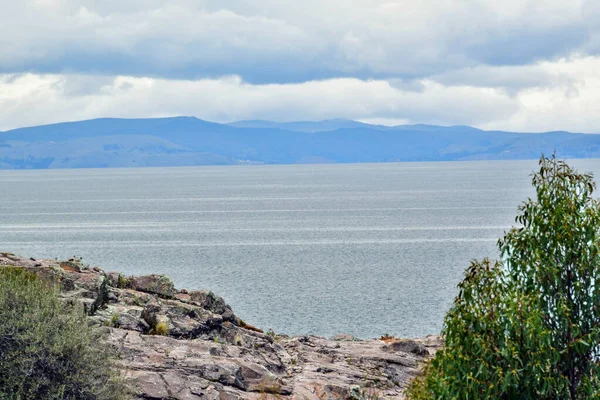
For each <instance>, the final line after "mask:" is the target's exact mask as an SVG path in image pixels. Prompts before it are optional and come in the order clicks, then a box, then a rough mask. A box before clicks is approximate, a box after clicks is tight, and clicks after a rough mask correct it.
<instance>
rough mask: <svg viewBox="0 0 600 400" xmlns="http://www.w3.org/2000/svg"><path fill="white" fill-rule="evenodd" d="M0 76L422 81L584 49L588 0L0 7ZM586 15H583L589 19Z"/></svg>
mask: <svg viewBox="0 0 600 400" xmlns="http://www.w3.org/2000/svg"><path fill="white" fill-rule="evenodd" d="M0 4H1V5H2V10H3V12H2V14H0V25H1V26H3V33H4V34H3V35H2V36H1V37H0V46H1V48H2V49H3V51H2V52H0V71H2V72H5V73H15V72H16V73H19V72H25V71H29V72H36V73H65V72H68V73H86V74H104V75H132V76H153V77H157V78H159V77H162V78H176V79H198V78H207V77H208V78H216V77H219V76H222V75H238V76H241V77H242V79H244V80H245V81H247V82H252V83H287V82H304V81H309V80H320V79H329V78H339V77H355V78H359V79H370V78H372V79H383V78H387V79H389V78H398V79H405V80H406V79H422V78H427V77H430V76H431V75H435V74H441V73H447V72H449V71H452V70H461V69H465V68H472V67H476V66H478V65H481V64H486V65H490V66H502V65H523V64H530V63H533V62H536V61H539V60H552V59H556V58H560V57H568V56H570V55H571V54H573V53H574V52H593V51H595V50H596V46H595V45H594V44H593V40H594V36H593V32H596V26H597V25H598V24H597V22H598V20H599V18H598V16H597V15H600V14H598V13H596V6H595V5H594V4H595V3H594V2H593V1H591V0H588V1H585V2H582V1H579V0H573V1H568V2H565V1H562V0H547V1H544V2H541V1H534V0H505V1H503V2H495V1H490V0H472V1H468V2H465V1H461V0H424V1H420V2H415V1H408V0H355V1H353V2H351V3H348V2H347V1H342V0H305V1H303V2H292V1H281V0H277V1H276V0H256V1H253V2H245V1H244V2H242V1H240V0H219V1H217V0H203V1H191V0H169V1H162V0H147V1H140V0H121V1H116V0H105V1H97V0H22V1H12V0H0ZM590 10H592V11H594V12H591V11H590Z"/></svg>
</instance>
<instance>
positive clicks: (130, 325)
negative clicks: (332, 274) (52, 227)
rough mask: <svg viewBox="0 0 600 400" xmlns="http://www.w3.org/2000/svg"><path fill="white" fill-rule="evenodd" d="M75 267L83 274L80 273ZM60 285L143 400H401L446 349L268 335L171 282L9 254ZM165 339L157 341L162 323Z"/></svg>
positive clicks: (221, 304) (3, 258)
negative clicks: (434, 357)
mask: <svg viewBox="0 0 600 400" xmlns="http://www.w3.org/2000/svg"><path fill="white" fill-rule="evenodd" d="M73 263H75V264H76V265H73ZM8 265H10V266H16V267H20V268H24V269H27V270H29V271H31V272H33V273H35V274H36V275H38V276H39V277H40V278H41V279H44V280H46V281H48V282H54V283H58V284H59V287H60V289H61V293H60V296H61V297H62V298H63V299H65V300H66V301H76V302H79V303H81V304H82V305H83V306H84V307H85V309H86V311H87V312H88V314H89V315H90V317H89V318H90V321H91V322H93V323H95V324H97V325H101V326H104V328H102V329H104V330H106V335H105V337H104V339H103V340H104V343H105V344H106V345H107V346H111V347H113V348H114V349H115V350H117V351H118V352H119V353H120V357H119V360H118V363H119V366H120V367H121V368H122V369H123V372H124V374H125V376H126V377H127V378H128V379H129V384H130V386H131V387H132V390H133V392H134V393H135V396H136V398H137V399H155V400H156V399H165V400H167V399H178V400H196V399H212V400H217V399H218V400H225V399H232V400H233V399H256V400H259V399H268V398H278V399H287V400H292V399H322V398H327V399H364V398H387V399H402V398H403V395H402V391H403V389H404V388H405V387H406V386H407V385H408V383H409V382H410V380H411V379H412V378H413V377H414V376H416V375H418V374H419V373H420V372H421V363H422V361H423V360H425V359H426V358H427V357H429V355H430V354H433V353H434V352H435V351H436V350H437V349H438V348H440V346H441V345H442V341H441V339H440V338H439V337H427V338H425V339H423V340H412V339H395V338H390V339H389V340H388V339H386V341H385V342H382V341H380V340H357V339H355V338H353V337H352V336H350V335H340V336H336V337H334V338H333V339H326V338H321V337H316V336H301V337H287V336H277V335H274V334H271V335H268V334H265V333H263V332H262V331H261V330H260V329H258V328H255V327H253V326H252V325H248V324H246V323H244V322H243V321H241V320H239V319H238V318H237V317H236V316H235V314H234V313H233V311H232V310H231V307H229V305H227V303H225V301H224V300H223V299H222V298H221V297H219V296H216V295H215V294H214V293H212V292H210V291H190V292H186V291H177V290H176V289H175V288H174V286H173V283H172V282H171V280H170V279H168V278H166V277H165V276H163V275H148V276H141V277H125V276H123V275H121V274H118V273H115V272H109V273H105V272H103V271H102V270H101V269H100V268H91V269H86V268H82V267H81V266H80V265H79V264H78V263H77V260H74V261H67V262H62V263H59V262H56V261H52V260H37V261H32V260H30V259H24V258H21V257H19V256H15V255H14V254H12V253H0V267H1V266H8ZM161 323H162V324H164V325H165V326H166V327H167V330H166V331H164V332H162V333H163V334H164V336H158V335H149V333H151V332H156V327H157V325H159V324H161Z"/></svg>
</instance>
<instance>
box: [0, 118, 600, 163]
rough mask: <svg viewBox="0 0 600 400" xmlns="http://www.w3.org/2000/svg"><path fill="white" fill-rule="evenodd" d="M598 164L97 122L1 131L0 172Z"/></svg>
mask: <svg viewBox="0 0 600 400" xmlns="http://www.w3.org/2000/svg"><path fill="white" fill-rule="evenodd" d="M554 152H556V154H557V156H559V157H563V158H593V157H600V135H599V134H581V133H571V132H566V131H550V132H541V133H518V132H507V131H485V130H481V129H478V128H474V127H470V126H462V125H456V126H436V125H426V124H415V125H398V126H391V127H390V126H382V125H371V124H366V123H363V122H357V121H352V120H345V119H329V120H323V121H296V122H273V121H264V120H249V121H238V122H233V123H229V124H220V123H215V122H209V121H205V120H201V119H198V118H196V117H186V116H180V117H166V118H132V119H123V118H97V119H92V120H84V121H72V122H62V123H56V124H49V125H40V126H33V127H24V128H17V129H12V130H8V131H4V132H0V169H31V168H86V167H96V168H109V167H144V166H193V165H235V164H302V163H359V162H401V161H456V160H502V159H535V158H538V157H539V156H540V154H541V153H545V154H550V153H554Z"/></svg>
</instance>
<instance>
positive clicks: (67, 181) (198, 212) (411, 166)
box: [0, 160, 600, 338]
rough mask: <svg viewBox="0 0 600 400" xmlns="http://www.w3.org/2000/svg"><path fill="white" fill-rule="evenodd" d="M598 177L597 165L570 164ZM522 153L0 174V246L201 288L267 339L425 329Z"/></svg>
mask: <svg viewBox="0 0 600 400" xmlns="http://www.w3.org/2000/svg"><path fill="white" fill-rule="evenodd" d="M576 164H577V165H578V166H579V167H581V168H582V169H583V170H586V171H587V170H596V171H600V160H579V161H577V162H576ZM536 166H537V163H536V161H517V162H515V161H510V162H501V161H498V162H465V163H463V162H451V163H443V162H436V163H398V164H352V165H298V166H236V167H196V168H147V169H104V170H91V169H90V170H39V171H0V187H1V188H2V191H1V192H0V250H7V251H12V252H16V253H20V254H22V255H26V256H36V257H45V258H55V257H58V258H68V257H71V256H73V255H77V256H82V257H83V260H84V262H86V263H90V264H92V265H99V266H101V267H103V268H104V269H106V270H117V271H121V272H124V273H126V274H149V273H164V274H168V275H169V276H171V277H172V278H173V280H174V281H175V284H176V286H177V287H179V288H186V289H188V290H191V289H210V290H212V291H214V292H215V293H217V294H218V295H221V296H223V297H224V298H225V299H226V301H227V302H228V303H229V304H231V306H232V307H233V309H234V311H235V312H236V314H237V315H238V316H240V317H241V318H243V319H244V320H246V321H247V322H249V323H252V324H254V325H257V326H259V327H262V328H265V329H268V328H272V329H274V330H275V331H276V332H279V333H288V334H301V333H302V334H304V333H311V334H318V335H326V336H329V335H334V334H338V333H350V334H353V335H355V336H358V337H365V338H366V337H376V336H380V335H382V334H384V333H388V334H394V335H398V336H422V335H426V334H435V333H438V332H439V330H440V328H441V326H442V322H443V316H444V313H445V312H446V310H447V309H448V308H449V306H450V304H451V302H452V300H453V298H454V296H455V294H456V284H457V283H458V282H459V281H460V279H461V277H462V273H463V270H464V269H465V268H466V267H467V266H468V265H469V261H470V260H472V259H474V258H483V257H497V249H496V241H497V239H498V238H499V237H500V236H501V235H502V233H503V231H504V230H506V229H508V228H509V227H510V226H511V225H512V224H513V223H514V217H515V215H516V208H517V205H518V204H519V203H520V202H521V201H522V200H524V199H526V198H527V196H531V195H533V190H532V189H531V187H530V178H529V174H530V173H531V171H532V170H533V169H535V168H536Z"/></svg>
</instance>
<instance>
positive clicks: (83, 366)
mask: <svg viewBox="0 0 600 400" xmlns="http://www.w3.org/2000/svg"><path fill="white" fill-rule="evenodd" d="M98 338H99V336H98V333H97V332H96V331H94V330H92V328H91V327H89V326H88V323H87V321H86V317H85V315H84V313H83V310H82V309H81V307H80V306H79V305H69V304H66V303H65V302H63V301H61V300H59V299H58V297H57V293H56V291H55V290H54V289H53V288H52V287H50V286H49V285H48V284H46V283H45V282H42V281H41V280H39V279H38V278H37V277H36V276H35V275H34V274H32V273H30V272H27V271H24V270H22V269H20V268H10V267H2V268H0V399H11V400H12V399H14V400H21V399H23V400H24V399H124V398H126V396H127V393H126V390H125V385H124V384H123V381H122V380H121V379H120V378H119V377H118V374H117V373H116V372H113V370H112V367H113V362H112V359H111V358H110V354H111V352H110V351H107V349H105V348H100V347H99V346H100V345H99V344H98V343H99V342H98Z"/></svg>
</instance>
